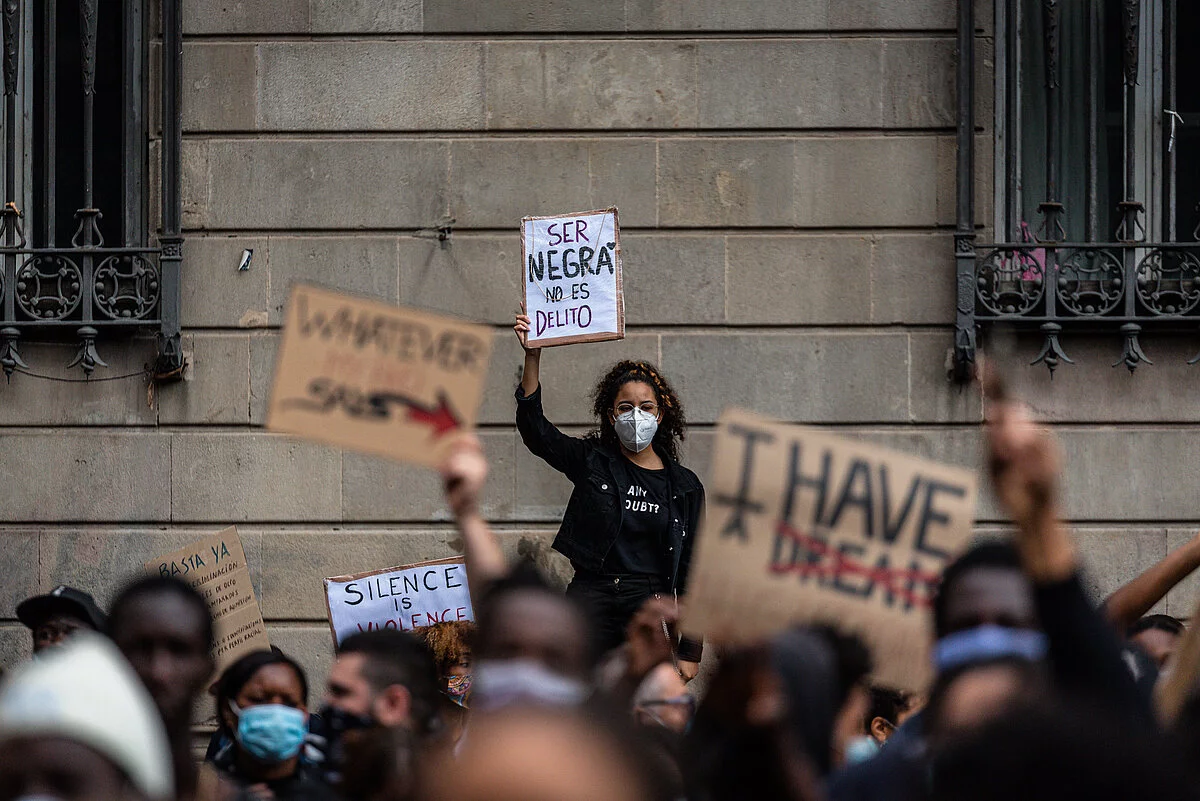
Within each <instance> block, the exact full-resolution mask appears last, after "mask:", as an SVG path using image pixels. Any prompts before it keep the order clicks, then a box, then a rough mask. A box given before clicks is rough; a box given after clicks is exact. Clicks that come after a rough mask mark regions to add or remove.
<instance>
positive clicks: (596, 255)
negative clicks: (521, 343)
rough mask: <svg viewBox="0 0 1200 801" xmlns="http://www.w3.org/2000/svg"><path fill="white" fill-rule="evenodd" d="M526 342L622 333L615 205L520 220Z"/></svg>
mask: <svg viewBox="0 0 1200 801" xmlns="http://www.w3.org/2000/svg"><path fill="white" fill-rule="evenodd" d="M521 239H522V241H521V273H522V276H523V278H522V281H523V283H524V285H525V313H526V314H528V315H529V323H530V331H529V338H528V340H527V342H528V344H530V345H534V346H537V347H549V346H552V345H569V344H571V343H573V342H602V341H604V340H609V339H624V338H625V296H624V295H623V294H622V292H621V237H620V232H619V230H618V227H617V210H616V209H615V208H610V209H601V210H600V211H581V212H579V213H578V214H565V215H561V216H558V217H525V218H524V219H522V220H521Z"/></svg>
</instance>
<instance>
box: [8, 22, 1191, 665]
mask: <svg viewBox="0 0 1200 801" xmlns="http://www.w3.org/2000/svg"><path fill="white" fill-rule="evenodd" d="M184 8H185V23H184V24H185V46H184V53H183V62H184V72H183V86H184V202H185V207H184V212H185V228H186V235H187V241H186V244H185V249H184V286H183V320H184V324H185V326H186V333H185V347H186V350H187V352H188V357H189V361H190V362H191V368H190V370H189V372H188V374H187V376H186V380H185V381H184V382H182V383H181V384H179V385H176V386H171V387H166V388H163V389H162V390H161V391H160V392H158V393H157V396H156V397H155V398H154V399H153V405H151V404H148V402H147V396H146V393H145V388H144V387H143V386H140V385H138V384H137V382H136V381H135V382H132V383H131V382H111V383H102V384H91V385H81V384H57V383H49V382H39V381H34V380H31V379H26V378H24V377H21V376H17V377H16V378H15V379H14V381H13V382H12V383H11V384H8V385H5V384H0V426H3V431H2V432H0V436H3V438H4V449H3V450H4V456H3V458H0V472H2V477H3V486H4V487H5V489H6V493H5V502H4V503H3V504H0V560H2V561H3V563H4V564H5V566H6V571H5V575H6V576H7V577H8V578H7V580H6V581H4V582H3V583H2V584H0V643H3V647H0V665H2V664H11V663H12V662H14V661H15V660H17V659H20V658H21V657H22V656H23V654H24V653H25V648H26V646H27V638H25V636H24V633H23V632H22V631H21V630H20V628H19V626H18V624H16V622H15V620H14V619H13V607H14V605H15V604H16V602H17V601H18V600H20V599H21V598H23V597H25V596H27V595H29V594H32V593H34V592H36V591H39V590H46V589H49V588H51V587H53V586H54V585H56V584H58V583H72V584H76V585H78V586H81V587H84V588H87V589H90V590H92V591H94V592H95V593H96V594H97V596H98V597H99V598H100V599H101V601H103V602H107V601H108V600H109V599H110V598H111V597H112V594H113V592H114V591H115V589H116V587H117V586H118V585H119V584H120V582H121V581H123V580H124V579H125V578H127V577H128V576H129V575H131V574H132V573H134V572H135V571H136V570H137V568H138V566H139V565H140V564H141V563H142V562H143V560H145V559H147V558H149V557H152V556H154V555H157V554H160V553H163V552H166V551H169V550H171V549H172V548H175V547H177V546H179V545H182V544H184V543H185V542H187V541H188V540H189V539H193V538H197V537H199V536H201V535H203V534H206V533H209V532H211V531H213V530H215V529H217V528H219V527H221V526H223V525H225V524H228V523H236V524H237V525H238V526H239V528H240V529H241V531H242V532H243V536H244V539H245V544H246V552H247V557H248V560H249V562H250V568H251V574H252V576H253V577H254V581H255V582H256V588H257V589H258V590H259V592H260V598H261V601H262V607H263V611H264V613H265V615H266V617H267V619H268V628H269V631H270V634H271V637H272V640H273V641H274V642H276V643H277V644H279V645H280V646H282V647H283V648H284V649H285V650H289V651H292V652H295V653H296V655H297V656H299V657H300V658H301V659H302V660H303V661H304V662H305V664H307V665H308V666H309V667H310V668H312V669H313V670H314V671H315V672H316V674H317V675H315V676H314V682H315V684H316V685H319V684H320V682H321V680H322V678H323V672H324V669H325V666H326V665H327V663H328V658H329V646H330V641H329V633H328V628H327V626H326V624H325V621H324V609H323V605H322V603H321V596H320V593H321V584H320V579H321V578H322V577H323V576H327V575H333V574H340V573H348V572H353V571H359V570H364V569H369V568H372V567H377V566H384V565H390V564H399V563H404V562H409V561H415V560H418V559H424V558H434V557H441V556H447V555H450V554H452V553H454V552H455V551H456V550H457V548H458V547H459V543H458V542H457V540H456V535H455V533H454V531H453V528H452V527H451V526H449V525H448V523H447V520H448V516H447V513H446V510H445V508H444V506H443V504H442V501H441V498H440V493H439V488H438V482H437V480H436V477H435V476H434V475H432V474H431V473H429V472H426V471H423V470H419V469H417V468H413V467H408V466H403V465H397V464H392V463H388V462H385V461H383V460H380V459H376V458H372V457H366V456H360V455H357V454H353V453H343V452H339V451H338V450H336V449H331V448H326V447H322V446H318V445H313V444H308V443H303V442H298V441H295V440H291V439H287V438H283V437H279V436H275V435H272V434H268V433H266V432H265V431H263V430H262V429H261V424H262V422H263V418H264V413H265V404H266V399H267V395H268V392H269V389H270V381H271V372H272V369H273V364H274V357H275V352H276V348H277V344H278V339H279V328H278V327H279V325H280V321H281V319H282V312H283V305H284V303H285V300H286V298H287V294H288V291H289V288H290V286H291V285H292V283H293V282H295V281H300V280H305V281H316V282H320V283H323V284H326V285H330V286H334V287H340V288H345V289H348V290H353V291H356V292H360V293H367V294H370V295H374V296H377V297H380V298H383V299H386V300H390V301H397V302H401V303H407V304H414V305H419V306H424V307H427V308H430V309H437V310H443V311H447V312H452V313H456V314H459V315H462V316H464V317H468V318H472V319H477V320H481V321H485V322H487V323H490V324H492V325H494V326H495V331H496V333H495V336H496V349H495V353H494V357H493V359H494V361H493V364H492V367H491V376H490V379H489V387H488V393H487V397H486V400H485V403H484V408H483V413H482V435H483V440H484V443H485V447H486V449H487V452H488V454H489V456H490V458H491V460H492V465H493V475H492V479H491V482H490V486H489V488H488V493H487V499H486V511H487V514H488V515H489V517H490V518H491V519H492V520H493V521H494V522H495V524H496V526H497V528H498V529H499V530H500V531H501V532H502V536H503V537H504V540H505V542H506V547H508V548H509V550H510V552H511V553H513V554H514V555H515V554H517V553H522V554H529V555H532V556H534V557H535V558H537V559H538V560H539V561H540V562H541V563H542V564H543V565H545V566H546V567H547V569H548V570H551V571H552V572H553V573H554V574H555V575H556V576H557V577H558V578H559V580H562V581H565V579H566V577H567V573H568V568H566V567H565V566H564V565H563V563H562V561H561V560H559V559H558V558H557V557H556V556H554V555H553V554H552V553H551V552H550V551H549V550H548V542H549V537H550V535H551V534H552V533H553V531H554V529H555V523H556V520H557V519H558V517H559V515H560V514H561V511H562V509H563V507H564V505H565V503H566V499H567V496H568V492H569V485H568V484H567V483H566V482H565V480H563V479H562V478H561V477H560V476H558V475H557V474H555V473H554V472H553V471H551V470H550V469H549V468H547V467H546V466H545V465H543V464H542V463H540V462H539V461H538V460H536V459H535V458H533V457H531V456H530V455H529V454H528V452H527V451H526V450H525V448H524V447H523V445H522V444H521V443H520V441H519V439H518V437H517V436H516V434H515V432H514V430H513V427H512V415H513V407H514V404H513V400H512V388H513V386H514V385H515V383H516V381H517V379H518V375H519V366H520V349H519V347H518V345H517V343H516V341H515V339H514V338H513V336H512V334H511V332H509V331H508V329H507V326H508V325H510V324H511V319H512V315H513V312H514V310H515V308H516V306H517V303H518V297H519V291H520V284H519V281H518V270H519V269H520V267H519V254H520V243H519V240H518V236H517V230H518V222H519V220H520V218H521V217H522V216H524V215H530V214H534V215H536V214H551V213H558V212H567V211H576V210H583V209H590V208H596V207H601V206H607V205H610V204H613V205H617V206H618V207H619V208H620V210H621V221H622V223H623V225H624V228H625V236H624V238H623V241H624V244H625V249H626V261H625V264H626V270H627V272H626V289H627V293H628V294H627V312H628V321H629V332H628V337H627V339H626V340H625V341H624V342H621V343H608V344H595V345H580V346H572V347H570V348H567V349H557V350H552V351H549V352H547V354H546V356H545V358H544V383H545V386H546V407H547V410H548V414H549V415H550V416H551V418H552V419H553V420H555V421H556V422H558V423H560V424H562V425H563V426H565V427H566V428H567V429H568V430H570V431H575V432H582V431H584V430H586V426H587V425H588V422H589V421H588V413H587V409H588V403H587V395H588V392H589V390H590V387H591V384H592V382H594V380H595V379H596V378H597V377H598V375H599V374H600V373H601V371H602V370H603V369H604V368H605V367H606V366H607V365H608V364H609V363H611V362H613V361H615V360H617V359H619V358H624V357H629V356H637V357H646V358H650V359H653V360H655V361H657V362H659V363H660V364H661V366H662V368H663V369H664V370H665V371H666V373H667V374H668V376H669V377H670V378H671V379H672V380H673V381H674V382H675V384H676V385H677V386H678V387H679V389H680V390H681V392H682V395H683V399H684V401H685V404H686V407H687V412H688V415H689V418H690V419H691V421H692V423H693V428H692V435H691V437H690V438H689V440H688V443H687V461H688V463H689V464H691V465H692V466H694V467H696V468H697V469H698V471H699V472H700V473H701V474H706V473H707V472H708V459H709V454H710V452H711V438H712V425H713V423H714V421H715V419H716V417H717V415H718V414H719V413H720V411H721V409H722V408H723V407H725V406H726V405H729V404H738V405H742V406H747V407H749V408H752V409H755V410H757V411H759V412H762V413H765V414H769V415H773V416H775V417H779V418H782V419H785V420H791V421H797V422H804V423H811V424H818V425H827V426H831V427H834V428H836V429H837V430H839V431H842V432H844V433H847V434H850V435H854V436H863V437H871V438H873V439H876V440H879V441H882V442H885V443H889V444H893V445H895V446H898V447H903V448H906V449H909V450H912V451H914V452H917V453H921V454H924V455H928V456H932V457H936V458H941V459H945V460H948V461H952V462H956V463H960V464H967V465H972V466H976V465H978V461H979V453H980V442H979V436H978V430H977V425H978V422H979V420H980V416H981V405H980V400H979V397H978V394H977V392H976V390H975V389H974V388H970V389H965V390H964V389H960V388H957V387H955V386H953V385H951V384H950V383H949V382H948V380H947V360H948V350H949V347H950V344H951V339H952V337H951V324H952V322H953V314H954V289H953V286H954V282H953V276H954V261H953V257H952V244H951V238H950V230H951V227H952V225H953V211H954V123H955V120H954V24H955V19H954V17H955V2H954V0H912V2H894V1H893V0H837V2H833V1H832V0H522V1H521V2H515V0H486V2H484V1H483V0H253V1H252V0H185V3H184ZM990 14H991V4H990V3H988V2H986V0H980V2H979V3H978V19H979V23H980V24H979V30H978V31H977V40H978V50H979V53H980V58H979V76H980V78H979V86H980V93H979V108H978V119H979V121H980V123H981V128H980V131H979V148H978V149H979V153H980V158H979V169H978V176H979V181H978V193H977V194H978V202H977V206H978V210H979V218H980V220H981V221H987V220H990V214H991V211H990V207H991V203H992V190H991V185H992V181H991V170H992V167H991V157H990V154H991V150H992V140H991V131H992V129H991V98H990V86H991V83H990V76H991V60H990V55H989V54H990V53H991V51H992V42H991V32H990V31H991V24H990ZM152 152H155V153H156V152H157V150H156V143H155V147H153V148H152ZM447 218H453V219H454V220H455V223H454V229H453V234H452V236H451V238H450V241H449V242H448V243H447V244H445V245H442V244H440V243H438V242H437V241H436V239H435V238H432V236H433V230H434V229H435V228H436V227H437V226H439V225H441V224H442V223H443V221H444V220H445V219H447ZM245 248H250V249H253V251H254V257H253V261H252V264H251V267H250V269H249V271H246V272H238V271H237V265H238V262H239V259H240V257H241V253H242V250H243V249H245ZM1072 345H1073V347H1075V350H1073V351H1072V353H1075V352H1076V351H1078V353H1079V356H1080V358H1079V359H1078V362H1079V364H1078V366H1075V367H1070V366H1064V367H1063V368H1062V369H1060V370H1059V373H1058V376H1057V377H1056V378H1055V379H1054V381H1053V383H1051V382H1050V381H1049V379H1048V377H1047V376H1046V374H1045V372H1044V371H1043V370H1041V369H1040V368H1039V369H1028V368H1025V367H1024V366H1022V365H1020V364H1019V362H1020V361H1021V360H1020V359H1018V358H1017V357H1016V356H1012V357H1006V361H1008V362H1011V363H1012V369H1013V372H1014V374H1015V375H1016V376H1017V379H1016V380H1017V381H1018V384H1019V387H1020V389H1021V391H1023V392H1025V393H1026V394H1027V396H1028V397H1029V398H1030V399H1031V400H1032V402H1033V404H1034V406H1035V408H1036V409H1037V410H1038V412H1039V413H1040V414H1042V415H1043V416H1045V417H1046V418H1047V419H1048V420H1050V421H1051V422H1052V423H1053V424H1054V425H1055V426H1056V428H1057V429H1058V430H1059V432H1060V434H1061V437H1062V440H1063V444H1064V449H1065V451H1066V454H1067V459H1068V473H1067V478H1066V492H1067V504H1066V505H1067V511H1068V513H1069V515H1070V517H1071V519H1072V521H1073V522H1074V523H1075V524H1076V525H1077V527H1078V530H1079V534H1080V538H1081V540H1082V542H1083V543H1084V546H1085V551H1086V553H1087V554H1088V557H1089V560H1090V563H1091V573H1090V578H1089V581H1090V584H1091V586H1092V588H1093V589H1094V591H1095V592H1096V593H1097V594H1103V593H1105V592H1108V591H1111V590H1112V589H1113V588H1115V587H1116V586H1118V585H1119V584H1120V583H1121V582H1123V581H1125V580H1127V579H1128V578H1130V577H1131V576H1133V575H1135V574H1136V573H1137V572H1138V571H1140V570H1142V569H1144V568H1145V567H1147V566H1148V565H1150V564H1152V563H1153V562H1154V561H1155V560H1157V559H1159V558H1161V557H1162V556H1163V555H1164V554H1165V553H1166V551H1167V549H1168V548H1171V547H1175V546H1177V545H1178V544H1179V543H1180V542H1182V541H1183V539H1184V538H1186V537H1188V536H1190V532H1191V528H1192V527H1193V525H1194V523H1195V521H1196V520H1197V519H1198V518H1200V514H1198V513H1197V508H1198V504H1197V502H1196V500H1195V496H1194V494H1193V492H1192V491H1191V487H1190V484H1189V482H1188V481H1187V480H1186V478H1185V477H1186V475H1188V474H1190V471H1189V470H1188V468H1187V465H1188V463H1189V461H1190V457H1189V456H1188V454H1189V453H1191V454H1194V453H1196V452H1197V449H1198V448H1200V428H1198V427H1197V425H1196V424H1197V422H1200V404H1197V402H1196V401H1195V400H1194V399H1193V396H1192V394H1191V393H1189V392H1188V391H1187V389H1188V387H1189V383H1188V382H1189V379H1190V377H1191V376H1192V375H1193V374H1192V373H1189V372H1187V368H1185V367H1183V366H1182V361H1183V357H1184V356H1185V354H1188V355H1190V351H1191V350H1194V349H1195V345H1193V344H1191V343H1186V342H1180V341H1162V342H1155V341H1153V340H1150V341H1147V343H1146V347H1147V350H1148V351H1149V352H1152V353H1153V354H1154V355H1155V356H1159V357H1160V358H1159V359H1157V360H1156V361H1158V364H1157V365H1156V366H1155V367H1152V368H1151V367H1147V368H1144V369H1143V370H1141V371H1139V373H1138V375H1137V376H1135V377H1132V378H1131V377H1130V376H1128V375H1127V374H1126V373H1125V372H1123V371H1119V370H1112V369H1110V368H1109V366H1108V365H1109V364H1110V363H1111V362H1112V361H1113V360H1115V356H1110V355H1109V353H1108V351H1109V350H1111V343H1078V344H1077V343H1072ZM1084 351H1087V352H1086V353H1085V352H1084ZM103 352H104V354H105V356H106V357H107V358H109V359H110V362H111V364H112V366H111V368H110V370H111V371H112V372H113V373H114V374H115V373H118V371H120V372H127V371H129V370H136V369H138V368H139V367H140V366H141V364H142V363H143V362H145V361H146V360H147V359H148V358H149V356H150V354H151V352H152V345H151V344H150V343H148V342H137V343H132V344H124V345H107V346H105V347H104V348H103ZM1020 352H1022V353H1024V352H1025V351H1024V350H1022V351H1020ZM35 355H36V358H37V361H38V363H39V365H41V364H51V363H54V364H59V363H66V361H68V360H69V354H67V353H66V351H64V350H62V349H56V347H55V346H45V347H44V348H43V349H41V351H40V352H39V353H37V354H35ZM979 517H980V527H981V530H985V531H993V530H997V529H998V528H1000V527H1001V526H1002V520H1001V519H1000V515H999V513H998V512H997V510H996V506H995V504H994V502H993V501H992V500H991V499H988V498H985V499H984V500H983V503H982V505H981V508H980V514H979ZM1195 591H1196V587H1195V586H1194V584H1188V585H1186V586H1185V587H1183V588H1182V589H1180V590H1179V591H1178V592H1176V593H1173V594H1172V595H1171V596H1170V597H1169V598H1168V599H1167V601H1166V602H1165V603H1164V604H1163V605H1162V606H1161V608H1163V609H1166V610H1168V611H1170V612H1172V613H1176V614H1187V613H1189V612H1190V609H1191V606H1192V602H1193V598H1194V596H1195Z"/></svg>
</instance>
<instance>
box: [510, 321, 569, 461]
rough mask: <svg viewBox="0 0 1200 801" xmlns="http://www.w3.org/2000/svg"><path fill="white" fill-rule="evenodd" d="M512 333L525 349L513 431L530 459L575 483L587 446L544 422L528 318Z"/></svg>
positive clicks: (538, 354)
mask: <svg viewBox="0 0 1200 801" xmlns="http://www.w3.org/2000/svg"><path fill="white" fill-rule="evenodd" d="M513 330H514V331H515V332H516V334H517V339H518V340H520V342H521V347H522V348H524V349H525V370H524V372H523V373H522V374H521V386H520V388H519V389H518V390H517V431H518V432H520V434H521V441H522V442H524V443H525V447H526V448H529V452H530V453H532V454H533V455H534V456H537V457H538V458H540V459H544V460H545V461H546V463H547V464H549V465H550V466H551V467H553V468H554V469H555V470H557V471H558V472H560V473H563V474H564V475H566V476H567V478H569V479H571V480H572V481H575V480H576V479H577V478H579V477H580V476H582V475H583V474H584V473H585V471H586V470H587V453H588V446H587V444H586V443H584V442H583V440H581V439H579V438H578V437H572V436H568V435H567V434H564V433H562V432H561V431H559V430H558V428H556V427H555V425H554V424H553V423H551V422H550V421H549V420H547V419H546V415H545V414H544V413H543V412H542V388H541V383H540V378H541V366H542V349H541V348H531V347H529V346H528V344H527V343H528V341H529V318H528V317H526V316H525V315H524V314H518V315H517V322H516V325H514V326H513Z"/></svg>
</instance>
